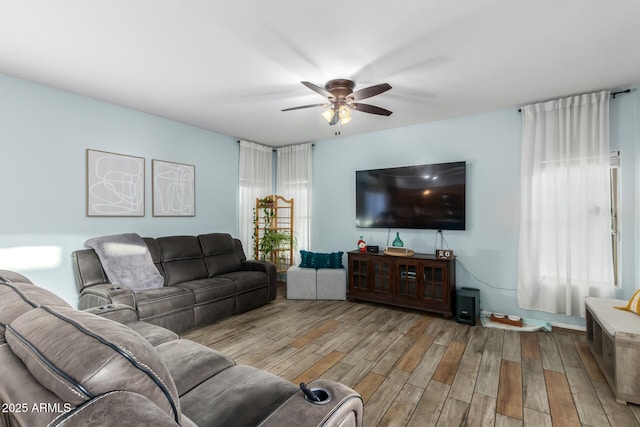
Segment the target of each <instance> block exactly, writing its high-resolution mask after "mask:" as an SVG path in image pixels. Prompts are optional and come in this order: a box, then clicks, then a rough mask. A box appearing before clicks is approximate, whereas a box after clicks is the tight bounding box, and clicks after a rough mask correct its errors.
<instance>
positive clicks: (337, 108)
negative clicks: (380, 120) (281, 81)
mask: <svg viewBox="0 0 640 427" xmlns="http://www.w3.org/2000/svg"><path fill="white" fill-rule="evenodd" d="M301 83H302V84H303V85H305V86H306V87H308V88H309V89H311V90H313V91H314V92H317V93H319V94H320V95H322V96H324V97H326V98H327V100H328V101H329V104H312V105H303V106H300V107H292V108H286V109H284V110H282V111H291V110H300V109H303V108H312V107H329V109H328V110H326V111H325V112H323V113H322V117H323V118H324V119H325V120H326V121H327V123H329V125H330V126H333V125H336V124H338V123H339V124H341V125H346V124H347V123H349V122H350V121H351V110H352V109H353V110H358V111H362V112H363V113H370V114H377V115H380V116H390V115H391V114H392V112H391V111H389V110H386V109H384V108H381V107H376V106H375V105H369V104H361V103H357V102H356V101H360V100H361V99H367V98H371V97H372V96H376V95H379V94H381V93H383V92H386V91H388V90H389V89H391V85H389V84H388V83H382V84H379V85H374V86H369V87H367V88H364V89H360V90H357V91H355V92H354V91H353V89H354V88H355V83H354V82H353V81H352V80H347V79H335V80H330V81H328V82H327V83H326V84H325V85H324V88H322V87H320V86H317V85H315V84H313V83H310V82H301Z"/></svg>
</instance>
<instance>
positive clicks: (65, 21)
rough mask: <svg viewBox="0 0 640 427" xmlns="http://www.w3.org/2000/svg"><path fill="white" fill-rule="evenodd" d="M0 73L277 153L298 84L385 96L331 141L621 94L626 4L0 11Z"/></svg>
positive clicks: (295, 126)
mask: <svg viewBox="0 0 640 427" xmlns="http://www.w3.org/2000/svg"><path fill="white" fill-rule="evenodd" d="M0 72H2V73H5V74H9V75H13V76H17V77H22V78H25V79H29V80H33V81H36V82H40V83H44V84H47V85H51V86H54V87H57V88H61V89H65V90H69V91H72V92H75V93H79V94H83V95H87V96H90V97H94V98H97V99H101V100H105V101H108V102H112V103H115V104H119V105H123V106H126V107H130V108H134V109H138V110H141V111H145V112H149V113H152V114H156V115H158V116H162V117H167V118H171V119H175V120H178V121H181V122H185V123H189V124H192V125H195V126H199V127H202V128H205V129H210V130H213V131H216V132H219V133H222V134H226V135H231V136H234V137H237V138H240V139H247V140H251V141H256V142H261V143H264V144H268V145H273V146H278V145H286V144H293V143H299V142H306V141H314V140H318V139H325V138H331V137H333V134H334V131H335V128H334V127H330V126H328V125H327V123H326V122H325V121H324V120H323V119H322V117H321V115H320V114H321V113H322V111H323V109H321V108H312V109H305V110H296V111H289V112H281V111H280V110H282V109H283V108H287V107H294V106H298V105H305V104H315V103H321V102H322V101H323V98H322V97H321V96H320V95H319V94H317V93H315V92H312V91H311V90H309V89H308V88H306V87H304V86H303V85H302V84H300V81H302V80H305V81H310V82H313V83H315V84H317V85H320V86H323V85H324V83H325V82H326V81H327V80H330V79H333V78H350V79H353V80H355V82H356V90H357V89H361V88H363V87H367V86H369V85H373V84H378V83H383V82H387V83H389V84H390V85H391V86H393V89H391V90H390V91H388V92H386V93H384V94H381V95H378V96H376V97H374V98H370V99H368V100H366V101H364V102H366V103H370V104H373V105H378V106H380V107H383V108H386V109H389V110H392V111H393V112H394V114H393V115H392V116H390V117H383V116H376V115H371V114H365V113H362V112H354V113H353V115H352V119H353V120H352V122H351V123H350V124H348V125H346V126H343V127H342V129H341V132H342V135H343V136H345V135H353V134H359V133H364V132H370V131H376V130H381V129H388V128H396V127H401V126H406V125H411V124H417V123H423V122H429V121H434V120H440V119H445V118H450V117H455V116H461V115H466V114H472V113H477V112H483V111H492V110H497V109H501V108H507V107H514V108H517V106H519V105H523V104H527V103H532V102H536V101H542V100H546V99H550V98H556V97H561V96H566V95H571V94H577V93H582V92H588V91H594V90H599V89H624V88H627V87H629V86H631V85H635V84H637V83H638V82H640V1H638V0H529V1H524V0H521V1H518V0H456V1H445V0H393V1H388V0H343V1H335V2H326V1H325V2H322V1H313V2H312V1H306V0H232V1H224V2H223V1H220V0H217V1H216V0H95V1H87V0H19V1H18V0H0ZM0 96H1V94H0Z"/></svg>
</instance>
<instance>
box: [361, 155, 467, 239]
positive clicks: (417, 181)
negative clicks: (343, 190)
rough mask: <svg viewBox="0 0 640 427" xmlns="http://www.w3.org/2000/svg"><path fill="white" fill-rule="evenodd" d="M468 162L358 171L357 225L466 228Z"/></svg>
mask: <svg viewBox="0 0 640 427" xmlns="http://www.w3.org/2000/svg"><path fill="white" fill-rule="evenodd" d="M465 183H466V163H465V162H454V163H439V164H432V165H419V166H406V167H399V168H388V169H374V170H363V171H356V227H365V228H420V229H433V230H464V229H465Z"/></svg>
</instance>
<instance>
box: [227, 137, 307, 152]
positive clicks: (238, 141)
mask: <svg viewBox="0 0 640 427" xmlns="http://www.w3.org/2000/svg"><path fill="white" fill-rule="evenodd" d="M236 142H237V143H238V144H240V140H239V139H238V140H236ZM256 144H260V143H259V142H256ZM302 144H307V143H306V142H301V143H299V144H290V145H283V147H293V146H294V145H302ZM260 145H264V146H265V147H269V148H271V151H277V148H274V147H272V146H270V145H265V144H260ZM311 146H312V147H315V146H316V143H315V142H312V143H311Z"/></svg>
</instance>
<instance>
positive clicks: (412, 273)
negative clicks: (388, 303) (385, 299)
mask: <svg viewBox="0 0 640 427" xmlns="http://www.w3.org/2000/svg"><path fill="white" fill-rule="evenodd" d="M420 267H421V266H420V262H419V261H414V260H397V262H396V281H397V283H398V287H397V293H396V294H397V296H398V297H401V298H410V299H414V300H415V299H416V298H419V297H420V290H421V287H422V286H421V282H420Z"/></svg>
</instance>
